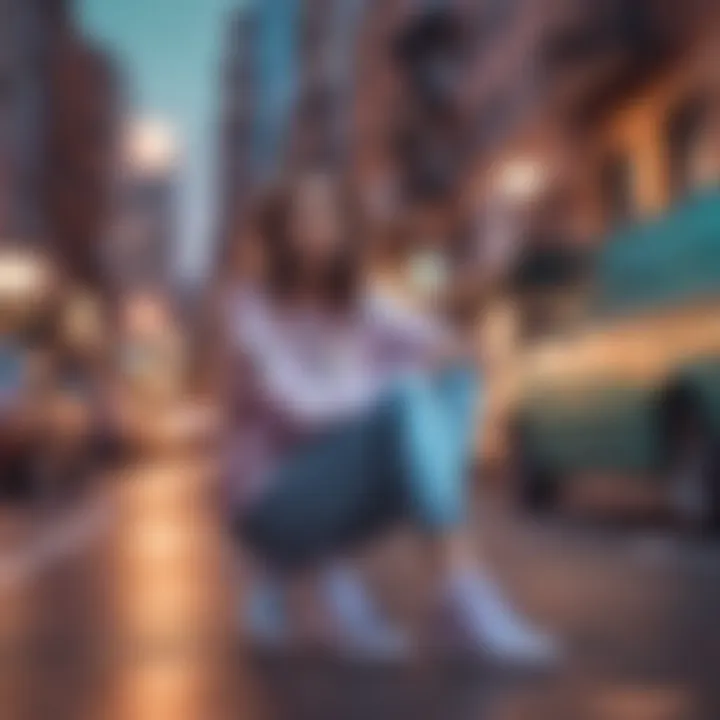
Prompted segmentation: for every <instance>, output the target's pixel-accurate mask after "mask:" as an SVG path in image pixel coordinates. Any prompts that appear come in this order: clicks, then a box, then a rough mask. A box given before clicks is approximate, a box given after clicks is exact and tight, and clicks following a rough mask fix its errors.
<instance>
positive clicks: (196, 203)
mask: <svg viewBox="0 0 720 720" xmlns="http://www.w3.org/2000/svg"><path fill="white" fill-rule="evenodd" d="M240 4H242V2H241V0H123V1H122V2H118V1H117V0H81V11H82V20H83V25H84V27H85V28H86V30H87V31H88V33H89V34H91V35H92V36H94V37H97V38H98V39H100V40H102V41H103V42H105V43H106V44H107V45H108V47H109V48H110V49H111V50H112V51H113V52H114V53H116V55H117V57H118V59H119V60H120V62H121V63H122V66H123V68H124V70H125V72H126V74H127V77H128V79H129V82H130V90H131V92H132V95H131V102H132V105H133V106H134V109H136V111H137V112H138V113H139V114H140V115H150V116H153V117H159V118H163V119H166V120H168V121H169V122H170V123H171V124H172V125H173V126H174V127H175V128H176V130H177V133H178V136H179V139H180V143H181V147H182V151H183V155H184V158H183V178H182V180H183V184H182V190H181V193H182V195H181V198H180V212H181V218H180V227H181V230H182V234H181V238H180V247H181V258H180V264H181V270H182V271H183V273H185V274H187V273H191V274H194V273H195V272H197V271H199V270H201V269H202V265H203V262H204V259H205V258H206V257H207V249H208V243H210V242H211V240H212V231H213V227H212V221H213V202H214V199H213V197H212V183H213V174H212V173H213V168H214V165H215V158H216V152H217V151H216V147H217V144H216V133H215V128H216V122H217V121H216V117H217V102H218V87H219V76H218V69H219V63H220V59H221V49H222V40H223V30H224V19H225V17H226V14H227V11H228V10H229V9H231V8H232V7H237V6H239V5H240Z"/></svg>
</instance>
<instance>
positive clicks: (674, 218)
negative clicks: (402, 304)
mask: <svg viewBox="0 0 720 720" xmlns="http://www.w3.org/2000/svg"><path fill="white" fill-rule="evenodd" d="M589 294H590V299H589V302H588V306H587V308H586V312H585V313H584V316H583V318H582V320H581V322H580V323H579V324H578V326H577V327H576V328H574V329H571V330H569V331H567V333H566V334H565V335H564V336H561V337H559V338H546V339H544V340H541V341H538V342H537V343H536V344H535V345H534V346H532V347H530V348H529V349H528V350H527V351H526V352H524V353H523V354H522V357H521V358H520V360H519V363H518V365H519V370H518V378H519V380H518V390H517V395H516V398H515V401H514V403H513V410H512V433H511V437H512V448H513V452H512V456H513V458H514V460H515V464H516V467H517V477H518V481H519V483H518V490H519V495H520V498H521V499H522V501H523V503H524V504H525V505H526V506H529V507H531V508H534V509H536V510H539V509H548V508H550V507H552V506H554V505H555V504H556V503H557V502H558V501H559V499H560V498H561V495H562V493H563V491H564V490H565V488H566V487H567V485H568V484H569V483H571V482H580V481H581V479H582V478H583V477H587V476H589V475H590V474H594V475H597V474H598V472H599V473H605V474H610V473H613V474H615V475H618V474H623V475H629V474H630V473H632V474H636V475H642V476H644V477H647V478H652V479H654V480H653V481H656V482H661V483H664V485H665V489H666V490H667V492H668V494H669V497H671V498H672V501H673V503H674V506H675V509H676V510H677V512H678V513H679V515H680V516H681V517H682V518H683V519H684V521H686V522H688V523H692V524H693V525H695V526H697V527H699V528H703V529H710V528H712V529H717V528H718V527H720V473H719V467H718V446H719V439H720V192H718V191H715V190H713V191H708V192H705V193H703V194H700V195H698V196H695V197H693V198H691V199H689V200H688V201H686V202H685V203H684V204H682V205H681V206H679V207H677V208H676V209H674V210H673V211H672V212H671V213H670V214H668V215H666V216H665V217H663V218H661V219H658V220H655V221H653V222H649V223H645V224H642V225H638V226H636V227H632V228H629V229H626V230H623V231H621V232H619V233H618V234H617V235H615V236H614V237H611V238H610V239H609V240H608V241H607V242H606V244H605V245H604V246H603V248H602V249H601V250H600V252H599V256H598V257H597V259H596V265H595V268H594V279H593V282H592V290H591V292H590V293H589Z"/></svg>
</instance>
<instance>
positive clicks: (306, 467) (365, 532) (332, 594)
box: [241, 409, 407, 659]
mask: <svg viewBox="0 0 720 720" xmlns="http://www.w3.org/2000/svg"><path fill="white" fill-rule="evenodd" d="M385 417H387V413H385V412H384V411H382V410H381V409H379V410H378V412H377V413H370V414H369V415H368V417H367V418H364V419H363V420H362V421H361V422H360V421H359V422H357V423H352V424H349V425H348V426H347V427H345V428H343V429H341V430H339V431H337V432H334V433H332V434H331V435H329V436H328V437H326V438H325V439H323V440H321V441H320V442H318V443H315V444H313V445H311V446H309V447H307V448H305V449H304V450H303V451H302V452H301V453H299V454H298V455H296V456H295V457H293V458H291V459H290V460H289V461H288V462H286V463H285V464H284V465H283V467H282V468H281V470H280V472H279V473H278V475H277V477H276V478H275V479H274V481H273V483H271V487H270V489H269V491H268V493H267V495H266V497H265V498H263V499H262V500H261V502H260V503H259V504H258V506H257V507H256V508H255V509H254V510H253V511H252V512H251V513H250V514H249V516H248V517H247V518H246V519H245V520H244V521H242V530H241V531H242V533H243V535H244V536H245V537H246V539H248V540H249V542H250V544H251V546H252V547H254V548H255V550H256V551H257V553H258V554H259V555H260V556H261V557H264V558H265V559H266V560H267V561H268V563H269V564H270V566H271V567H272V568H273V570H272V572H270V573H265V574H264V576H265V578H266V579H265V582H262V583H261V584H260V585H258V587H257V589H256V590H253V591H251V592H252V597H253V598H254V600H253V602H252V603H251V605H250V607H249V609H250V610H254V615H253V614H250V615H249V616H248V617H247V620H248V621H249V623H250V629H251V630H252V628H253V627H260V628H261V632H260V633H257V632H253V633H252V634H253V636H254V637H255V638H256V639H260V640H262V639H263V638H264V637H266V636H268V633H267V632H264V630H266V629H267V627H268V622H267V620H268V618H269V619H270V630H271V634H270V637H271V643H270V644H275V645H276V646H277V643H276V642H275V643H273V642H272V638H274V637H275V636H276V635H277V632H276V630H277V627H278V626H279V625H284V626H285V628H286V630H285V635H286V636H287V628H289V627H290V626H294V627H295V628H296V629H297V628H300V633H299V634H300V638H299V639H301V640H303V639H304V640H308V636H315V637H316V638H320V639H321V641H322V642H326V641H327V640H328V636H329V635H332V636H333V637H334V638H335V640H336V641H337V644H338V645H339V647H340V649H342V650H343V651H345V652H350V653H351V654H353V655H354V656H357V655H358V654H361V655H363V656H364V657H372V658H378V657H382V658H384V659H389V658H398V657H402V656H403V655H404V654H405V652H406V650H407V642H406V638H405V637H404V635H403V634H402V633H400V632H398V631H397V629H395V628H394V627H393V626H392V624H391V623H390V622H388V620H387V619H386V618H385V617H384V616H383V614H382V613H381V612H380V610H379V608H378V607H377V606H376V604H375V603H374V602H373V600H372V598H371V597H370V595H369V594H368V592H367V591H366V588H365V585H364V583H363V581H362V578H361V577H360V575H359V574H358V573H357V572H356V571H355V570H354V569H353V568H352V566H351V565H350V564H349V563H348V562H346V561H339V560H337V559H335V560H332V558H338V557H340V556H341V555H342V554H343V551H344V550H345V549H346V548H350V547H354V546H355V544H356V543H357V542H361V541H362V540H364V539H365V538H366V537H370V536H372V535H373V534H374V532H375V531H376V530H379V529H380V528H381V527H382V526H384V525H385V523H386V522H390V521H391V519H392V518H393V517H398V516H399V510H400V503H399V502H397V503H395V505H394V507H393V500H392V494H391V493H388V492H387V489H384V490H383V489H382V488H381V485H380V484H379V483H376V479H378V478H379V477H380V475H381V473H379V472H377V471H376V468H374V467H373V466H374V465H375V464H376V463H375V460H376V459H377V458H378V454H377V453H374V452H373V451H372V450H373V448H371V447H370V446H372V445H374V439H375V438H382V437H385V436H387V433H386V428H385V427H384V426H383V423H382V422H380V420H381V419H382V418H385ZM379 469H380V468H377V470H379ZM398 497H399V495H398ZM268 578H272V579H271V580H268ZM282 605H284V610H283V614H281V615H279V614H278V607H280V606H282ZM318 611H320V618H321V619H324V620H326V623H325V627H324V628H323V627H322V626H321V624H320V623H318V619H319V617H318ZM288 613H289V614H291V615H293V616H294V617H293V618H292V622H287V617H286V615H287V614H288ZM303 636H305V637H303ZM323 636H324V637H323ZM264 644H267V643H264Z"/></svg>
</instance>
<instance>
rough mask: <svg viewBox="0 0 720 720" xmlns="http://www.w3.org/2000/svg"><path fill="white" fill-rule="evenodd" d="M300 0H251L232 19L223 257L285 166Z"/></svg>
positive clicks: (226, 81) (223, 136) (226, 70)
mask: <svg viewBox="0 0 720 720" xmlns="http://www.w3.org/2000/svg"><path fill="white" fill-rule="evenodd" d="M300 8H301V0H274V2H262V1H261V0H257V1H255V2H248V3H246V4H244V5H243V6H242V7H241V8H239V9H237V10H235V11H234V12H233V13H232V15H231V19H230V22H229V23H228V25H227V27H228V31H227V38H226V45H225V53H224V58H223V62H222V66H221V67H222V71H221V98H220V122H219V135H220V138H219V140H220V142H219V145H220V147H219V165H220V172H219V174H218V180H219V184H220V187H219V192H218V197H219V207H218V215H219V217H218V244H219V247H218V249H217V261H218V263H219V264H220V265H222V264H223V263H224V260H225V258H226V254H227V250H228V248H229V247H230V244H231V243H232V240H233V238H235V237H237V236H238V235H239V234H241V228H242V224H243V219H244V210H245V208H246V206H247V202H248V200H249V198H250V197H252V195H253V193H254V191H255V190H256V189H257V188H258V187H262V186H263V185H265V184H267V183H268V182H271V181H272V180H274V179H275V178H277V177H278V176H279V175H280V173H281V172H282V171H283V170H284V168H285V166H286V161H287V154H288V147H289V131H290V126H291V120H292V114H293V108H294V105H295V100H296V93H297V82H298V74H297V57H298V42H299V33H298V18H299V12H300Z"/></svg>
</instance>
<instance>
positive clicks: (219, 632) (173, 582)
mask: <svg viewBox="0 0 720 720" xmlns="http://www.w3.org/2000/svg"><path fill="white" fill-rule="evenodd" d="M207 488H208V477H207V473H205V472H203V470H202V469H201V468H198V467H192V466H184V465H182V464H180V463H179V462H171V461H169V462H167V463H161V464H159V465H156V466H154V467H149V468H146V469H144V470H143V469H140V470H135V471H133V472H130V473H128V477H126V478H124V479H123V484H122V485H121V489H120V495H121V497H120V498H119V500H120V507H121V513H122V519H121V522H119V523H118V526H117V534H116V537H115V538H114V540H113V543H112V550H111V562H110V567H109V568H108V570H109V577H110V578H111V580H112V582H113V593H112V605H113V607H112V618H113V620H112V624H113V628H112V630H111V636H112V637H113V638H114V641H115V643H116V647H117V648H118V650H119V652H118V653H117V663H116V666H115V668H114V670H113V672H112V678H111V682H110V688H109V694H108V702H107V707H110V708H113V709H114V712H115V713H116V715H115V716H114V717H115V718H117V720H125V719H127V720H143V719H144V718H148V720H157V719H159V718H168V719H172V720H185V719H186V718H187V719H190V718H205V717H208V715H207V712H208V709H209V708H217V709H218V711H221V710H222V709H223V708H228V707H229V705H230V703H229V701H228V698H223V693H224V692H226V691H227V689H229V686H228V685H225V687H223V685H224V679H225V678H227V677H228V674H227V672H226V664H227V663H226V660H227V655H228V652H229V650H230V649H231V648H230V646H229V644H228V643H227V642H225V640H226V638H227V637H228V634H229V619H230V614H229V612H228V610H229V604H228V596H229V593H228V586H227V583H226V581H225V578H226V577H227V575H226V574H225V573H224V572H223V567H222V537H221V535H220V533H219V529H218V525H219V524H218V523H217V522H216V519H215V518H214V517H213V515H212V512H211V508H210V504H209V503H208V502H207V500H206V498H203V494H204V493H205V494H207ZM230 689H231V688H230Z"/></svg>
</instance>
